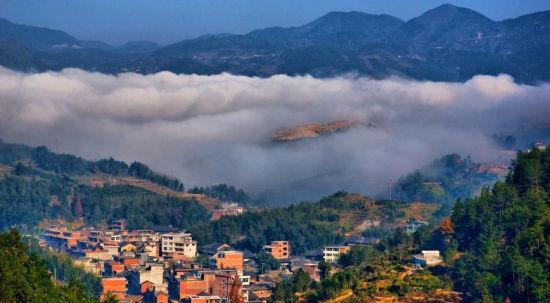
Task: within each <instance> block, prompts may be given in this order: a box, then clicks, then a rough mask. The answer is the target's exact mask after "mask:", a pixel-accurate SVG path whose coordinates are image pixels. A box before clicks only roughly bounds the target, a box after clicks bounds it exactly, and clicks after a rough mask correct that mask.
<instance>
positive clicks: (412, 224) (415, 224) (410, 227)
mask: <svg viewBox="0 0 550 303" xmlns="http://www.w3.org/2000/svg"><path fill="white" fill-rule="evenodd" d="M424 225H428V222H426V221H420V220H417V219H414V220H411V221H409V223H407V225H405V231H406V232H407V233H408V234H414V233H415V232H416V231H417V230H418V229H419V228H420V227H421V226H424Z"/></svg>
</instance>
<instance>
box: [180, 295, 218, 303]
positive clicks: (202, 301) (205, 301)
mask: <svg viewBox="0 0 550 303" xmlns="http://www.w3.org/2000/svg"><path fill="white" fill-rule="evenodd" d="M182 302H184V303H222V302H223V301H222V298H220V297H218V296H190V297H188V298H186V299H184V300H182Z"/></svg>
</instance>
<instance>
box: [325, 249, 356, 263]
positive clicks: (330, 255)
mask: <svg viewBox="0 0 550 303" xmlns="http://www.w3.org/2000/svg"><path fill="white" fill-rule="evenodd" d="M349 250H350V247H349V246H342V245H333V246H325V247H324V248H323V260H325V261H326V262H331V263H334V262H336V261H337V260H338V257H340V255H341V254H345V253H347V252H348V251H349Z"/></svg>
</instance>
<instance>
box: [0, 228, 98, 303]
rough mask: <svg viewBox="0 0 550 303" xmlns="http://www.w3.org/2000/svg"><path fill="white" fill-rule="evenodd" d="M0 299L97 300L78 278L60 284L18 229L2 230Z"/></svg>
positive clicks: (77, 302) (85, 302)
mask: <svg viewBox="0 0 550 303" xmlns="http://www.w3.org/2000/svg"><path fill="white" fill-rule="evenodd" d="M0 281H2V282H1V283H0V302H27V303H50V302H51V303H57V302H67V303H92V302H97V301H96V300H95V299H94V298H93V295H92V294H91V293H89V292H88V291H86V288H85V287H83V286H82V284H81V283H80V282H79V281H78V280H77V279H72V280H70V282H69V283H64V284H62V285H57V284H56V283H54V282H53V279H52V276H51V272H50V271H49V270H48V269H47V267H46V266H45V263H44V260H43V259H42V258H41V257H40V256H39V255H38V254H37V253H34V252H31V253H29V250H28V247H27V245H25V244H24V243H23V241H22V240H21V237H20V235H19V234H18V232H16V231H15V230H12V231H10V232H7V233H0Z"/></svg>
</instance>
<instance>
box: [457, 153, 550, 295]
mask: <svg viewBox="0 0 550 303" xmlns="http://www.w3.org/2000/svg"><path fill="white" fill-rule="evenodd" d="M549 193H550V149H548V148H547V149H546V150H544V151H543V150H539V149H533V150H532V151H529V152H520V153H518V155H517V159H516V160H515V161H514V162H513V172H512V173H511V174H510V175H509V176H508V178H507V180H506V182H498V183H496V184H495V186H494V187H493V189H492V190H491V191H489V190H484V191H483V192H482V194H481V196H479V197H477V198H474V199H469V200H466V201H465V202H457V204H456V205H455V208H454V211H453V214H452V222H453V224H454V229H455V232H454V240H455V241H456V243H457V245H458V249H459V250H460V251H463V252H464V254H463V255H462V256H461V257H460V258H458V260H456V261H455V262H454V267H453V280H454V281H455V287H457V288H458V289H459V290H461V291H463V292H464V296H465V299H466V301H467V302H502V301H504V300H505V299H506V298H509V299H511V301H512V302H550V198H549Z"/></svg>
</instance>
